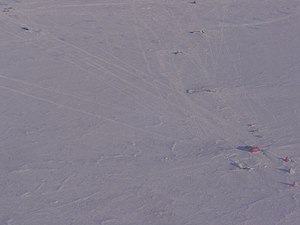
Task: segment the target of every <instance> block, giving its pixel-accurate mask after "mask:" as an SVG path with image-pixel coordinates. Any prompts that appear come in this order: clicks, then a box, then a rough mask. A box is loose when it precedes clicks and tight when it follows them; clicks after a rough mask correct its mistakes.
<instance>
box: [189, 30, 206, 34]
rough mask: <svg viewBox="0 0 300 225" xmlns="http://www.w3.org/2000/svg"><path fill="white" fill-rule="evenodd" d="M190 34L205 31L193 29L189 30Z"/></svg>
mask: <svg viewBox="0 0 300 225" xmlns="http://www.w3.org/2000/svg"><path fill="white" fill-rule="evenodd" d="M189 33H190V34H194V33H201V34H205V32H204V31H203V30H193V31H189Z"/></svg>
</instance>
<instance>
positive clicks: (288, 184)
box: [280, 182, 294, 187]
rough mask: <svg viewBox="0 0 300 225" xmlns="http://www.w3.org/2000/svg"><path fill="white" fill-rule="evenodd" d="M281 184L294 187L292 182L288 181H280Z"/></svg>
mask: <svg viewBox="0 0 300 225" xmlns="http://www.w3.org/2000/svg"><path fill="white" fill-rule="evenodd" d="M280 183H281V184H284V185H287V186H290V187H294V184H290V183H286V182H280Z"/></svg>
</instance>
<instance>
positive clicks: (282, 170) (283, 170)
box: [278, 168, 289, 173]
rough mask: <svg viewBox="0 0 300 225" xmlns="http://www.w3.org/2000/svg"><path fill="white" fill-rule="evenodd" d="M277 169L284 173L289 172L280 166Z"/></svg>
mask: <svg viewBox="0 0 300 225" xmlns="http://www.w3.org/2000/svg"><path fill="white" fill-rule="evenodd" d="M278 170H279V171H281V172H284V173H288V172H289V170H288V169H281V168H279V169H278Z"/></svg>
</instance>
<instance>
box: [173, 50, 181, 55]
mask: <svg viewBox="0 0 300 225" xmlns="http://www.w3.org/2000/svg"><path fill="white" fill-rule="evenodd" d="M172 54H174V55H177V54H183V52H181V51H175V52H172Z"/></svg>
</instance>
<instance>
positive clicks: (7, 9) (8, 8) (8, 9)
mask: <svg viewBox="0 0 300 225" xmlns="http://www.w3.org/2000/svg"><path fill="white" fill-rule="evenodd" d="M12 9H13V8H12V7H7V8H4V9H3V10H2V12H10V10H12Z"/></svg>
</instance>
